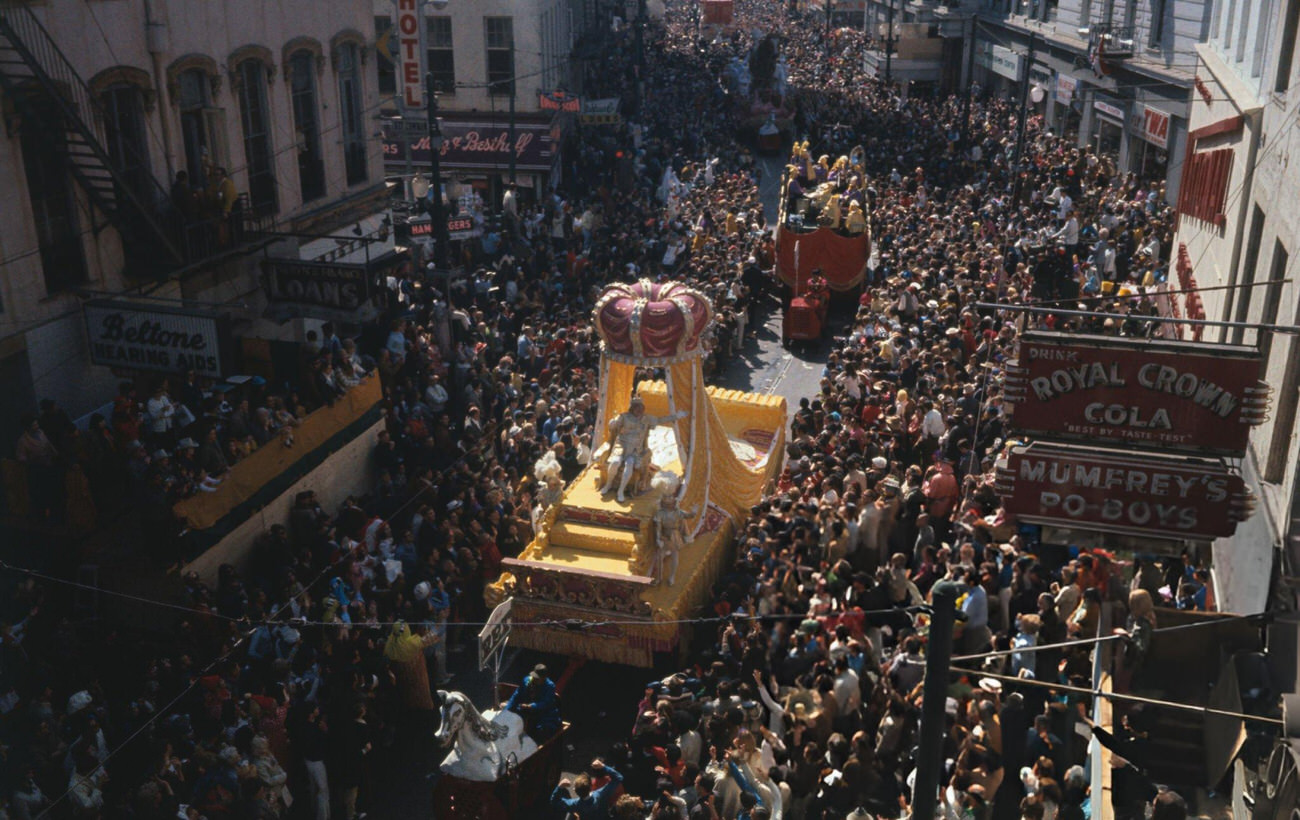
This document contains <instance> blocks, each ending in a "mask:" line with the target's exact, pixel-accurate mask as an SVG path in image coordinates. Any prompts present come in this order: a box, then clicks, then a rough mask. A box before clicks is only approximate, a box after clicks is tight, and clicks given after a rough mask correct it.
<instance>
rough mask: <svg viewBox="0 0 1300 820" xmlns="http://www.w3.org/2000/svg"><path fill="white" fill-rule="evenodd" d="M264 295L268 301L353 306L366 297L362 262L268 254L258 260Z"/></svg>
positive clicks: (367, 282) (336, 307) (338, 307)
mask: <svg viewBox="0 0 1300 820" xmlns="http://www.w3.org/2000/svg"><path fill="white" fill-rule="evenodd" d="M262 274H263V284H264V286H265V288H266V297H267V299H269V300H270V301H272V302H290V303H293V304H298V305H308V306H314V307H323V308H329V309H331V310H356V309H357V308H359V307H361V306H362V305H364V304H366V303H367V302H369V301H370V296H371V293H370V271H369V269H368V268H367V267H366V266H365V265H351V264H343V263H339V262H313V261H310V260H307V259H286V258H279V257H271V258H268V259H264V260H262Z"/></svg>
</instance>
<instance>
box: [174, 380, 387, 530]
mask: <svg viewBox="0 0 1300 820" xmlns="http://www.w3.org/2000/svg"><path fill="white" fill-rule="evenodd" d="M383 397H384V394H383V389H382V388H381V387H380V386H379V376H378V375H375V374H371V375H370V376H367V377H366V378H364V379H362V380H361V382H360V384H358V385H357V386H356V387H353V388H352V389H351V390H349V391H348V392H347V393H345V394H343V396H342V397H340V398H339V400H338V401H336V402H334V404H332V405H329V406H326V407H322V408H320V409H318V410H316V411H315V412H313V413H310V414H308V415H307V417H306V418H304V419H303V420H302V423H301V424H299V425H298V426H297V427H296V428H294V431H293V447H285V446H284V445H282V444H281V443H280V442H279V441H278V440H276V439H272V440H271V441H269V442H267V443H266V444H265V445H263V446H262V447H259V448H258V449H256V450H254V451H253V453H252V454H251V455H250V456H248V458H245V459H244V460H243V461H241V462H239V463H238V464H236V465H234V466H233V467H231V468H230V470H229V471H228V472H227V473H226V475H225V478H224V479H223V480H222V482H221V486H219V487H217V489H216V490H214V491H212V492H210V493H199V494H198V495H194V496H191V497H189V498H187V499H185V500H183V501H179V502H177V503H176V505H175V507H173V509H174V510H175V512H176V514H177V515H178V516H180V517H181V518H183V519H184V520H185V521H186V522H187V523H188V524H189V526H190V528H191V529H195V530H204V529H207V528H208V527H211V526H213V525H214V524H216V523H217V522H218V521H220V520H221V519H222V517H224V516H225V515H226V514H227V513H229V512H230V511H231V510H233V509H234V508H235V507H238V506H239V505H240V504H242V503H243V502H245V501H247V500H248V499H249V498H251V497H252V496H253V494H254V493H256V492H257V491H258V490H260V489H262V488H263V487H264V486H266V484H267V483H268V482H270V481H271V480H272V479H273V478H275V477H276V476H278V475H280V474H281V473H283V472H284V471H285V470H288V469H289V468H290V467H292V466H293V465H294V463H295V462H296V461H298V459H300V458H302V457H303V456H306V455H308V454H309V453H311V452H312V451H313V450H315V449H316V448H317V447H320V446H321V445H323V444H325V442H327V441H329V440H330V439H331V438H333V437H334V435H335V434H336V433H338V432H339V431H341V430H343V428H345V427H347V426H348V425H349V424H351V423H352V422H354V421H356V420H357V419H359V418H361V417H362V416H364V415H365V414H366V413H367V412H368V411H369V410H370V408H372V407H374V406H375V405H376V404H378V403H379V401H380V400H382V399H383Z"/></svg>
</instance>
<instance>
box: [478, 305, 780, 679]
mask: <svg viewBox="0 0 1300 820" xmlns="http://www.w3.org/2000/svg"><path fill="white" fill-rule="evenodd" d="M593 320H594V324H595V327H596V330H597V332H598V333H599V335H600V338H601V362H600V387H601V390H600V404H599V414H598V417H597V423H596V433H595V438H596V440H595V441H594V442H593V447H594V451H593V455H592V459H591V463H590V464H589V465H588V466H587V468H586V469H585V470H584V471H583V472H582V473H581V474H580V475H579V476H578V477H577V478H576V479H574V481H573V482H572V483H571V484H570V485H569V486H568V487H567V488H560V487H556V488H555V489H554V490H553V492H552V493H551V494H550V495H551V497H550V498H544V499H543V503H544V504H546V507H545V509H544V510H543V511H542V512H541V514H540V516H539V518H538V521H539V523H538V526H537V535H536V537H535V538H534V539H533V541H532V543H530V544H529V545H528V546H527V547H526V548H525V549H524V551H523V552H522V553H521V554H520V555H519V557H518V558H514V559H506V560H505V561H504V562H503V568H504V572H503V573H502V576H501V578H500V579H499V580H498V581H497V582H496V583H494V584H492V585H491V586H489V587H488V590H487V593H486V594H487V599H488V604H489V605H491V606H495V605H497V604H499V603H501V602H503V601H505V600H506V599H509V600H510V604H511V606H510V611H511V618H512V621H513V625H512V628H511V633H510V645H511V646H516V647H520V646H521V647H527V648H530V649H536V650H541V651H546V652H554V653H558V654H563V655H567V656H570V657H573V658H585V659H590V660H600V661H607V662H612V663H622V664H628V665H632V666H642V667H649V666H652V665H654V663H655V659H656V655H659V654H661V653H672V652H675V651H676V652H683V651H685V649H686V644H687V642H688V640H689V634H690V629H689V627H690V622H689V621H690V619H691V618H693V617H696V616H697V615H698V613H699V612H700V610H701V608H702V607H703V606H704V605H705V604H706V603H707V602H708V601H709V600H710V593H711V590H712V588H713V586H714V584H715V583H716V582H717V580H718V578H719V577H720V576H721V574H722V573H723V572H724V570H725V569H726V568H727V566H728V564H729V562H730V561H731V560H732V547H733V540H734V532H735V527H736V524H737V523H738V522H740V521H742V520H743V518H744V516H745V515H746V514H747V512H748V510H749V508H750V507H751V506H753V505H754V504H756V503H758V501H759V500H760V499H761V497H762V494H763V490H764V488H765V487H766V486H767V485H768V483H769V482H770V481H772V480H773V479H774V478H775V475H776V473H777V472H778V471H779V470H780V467H781V459H782V455H783V453H784V441H785V428H786V406H785V399H783V398H781V397H779V396H766V395H759V394H754V393H743V392H740V391H736V390H723V389H720V388H716V387H707V386H705V384H704V372H703V369H702V367H701V363H702V360H703V357H704V355H705V353H706V350H705V347H704V344H703V340H704V339H705V338H706V331H707V330H708V328H709V324H710V323H711V322H712V321H713V309H712V306H711V305H710V303H709V300H708V299H707V298H706V297H705V296H704V295H702V294H701V293H699V292H697V291H695V290H693V289H691V288H689V287H686V286H685V285H682V284H679V283H676V282H658V283H656V282H650V281H647V280H642V281H640V282H635V283H632V284H615V285H611V286H609V287H608V288H607V289H606V290H605V292H604V293H603V294H602V296H601V298H600V299H599V300H598V301H597V304H596V308H595V310H594V313H593ZM656 372H658V373H662V378H661V379H660V380H656V381H641V382H638V381H637V379H638V376H639V375H642V374H646V373H656ZM544 495H545V493H544Z"/></svg>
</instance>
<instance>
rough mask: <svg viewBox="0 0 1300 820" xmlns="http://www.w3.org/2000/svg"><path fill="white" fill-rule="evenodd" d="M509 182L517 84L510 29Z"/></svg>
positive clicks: (513, 42)
mask: <svg viewBox="0 0 1300 820" xmlns="http://www.w3.org/2000/svg"><path fill="white" fill-rule="evenodd" d="M510 73H511V75H512V76H511V77H510V182H511V183H512V184H513V183H514V182H516V179H515V92H516V90H517V88H516V86H517V85H518V83H517V82H516V81H515V77H514V76H513V75H514V74H515V33H514V30H513V29H512V30H511V32H510Z"/></svg>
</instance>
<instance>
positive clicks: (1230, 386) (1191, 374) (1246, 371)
mask: <svg viewBox="0 0 1300 820" xmlns="http://www.w3.org/2000/svg"><path fill="white" fill-rule="evenodd" d="M1259 373H1260V356H1259V352H1258V351H1257V350H1255V349H1254V348H1247V347H1240V346H1236V347H1234V346H1231V345H1210V344H1199V343H1196V342H1153V341H1148V340H1146V339H1130V338H1116V337H1111V336H1091V335H1085V334H1065V333H1043V332H1029V333H1026V334H1024V336H1023V337H1022V338H1021V342H1020V354H1019V359H1018V361H1013V362H1009V363H1008V367H1007V381H1006V400H1007V403H1008V404H1009V405H1010V407H1011V422H1012V424H1013V425H1014V427H1015V429H1017V430H1019V431H1020V432H1023V433H1028V434H1031V435H1033V436H1040V437H1044V438H1057V439H1064V440H1076V441H1086V442H1089V443H1099V444H1117V445H1124V446H1132V447H1140V448H1152V449H1159V450H1168V451H1177V452H1183V453H1197V454H1214V455H1225V456H1231V457H1240V456H1241V455H1242V454H1244V453H1245V451H1246V443H1247V440H1248V438H1249V436H1250V428H1251V427H1252V426H1254V425H1258V424H1261V423H1262V422H1263V421H1264V420H1265V418H1267V416H1268V405H1269V392H1270V391H1269V387H1268V385H1267V384H1265V383H1264V382H1262V381H1260V379H1259Z"/></svg>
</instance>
